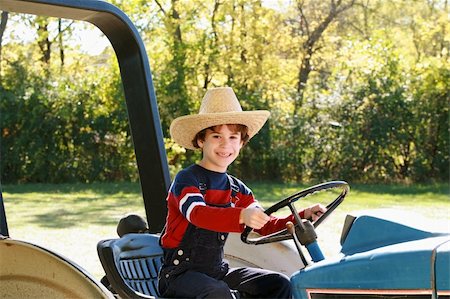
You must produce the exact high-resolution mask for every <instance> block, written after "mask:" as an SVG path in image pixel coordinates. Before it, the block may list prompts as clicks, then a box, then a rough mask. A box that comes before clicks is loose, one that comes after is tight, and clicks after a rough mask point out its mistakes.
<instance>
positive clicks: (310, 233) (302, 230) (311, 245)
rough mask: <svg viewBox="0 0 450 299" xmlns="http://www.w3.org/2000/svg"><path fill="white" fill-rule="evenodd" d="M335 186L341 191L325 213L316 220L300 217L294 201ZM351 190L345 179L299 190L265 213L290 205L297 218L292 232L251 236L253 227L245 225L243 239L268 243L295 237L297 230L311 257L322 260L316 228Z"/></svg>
mask: <svg viewBox="0 0 450 299" xmlns="http://www.w3.org/2000/svg"><path fill="white" fill-rule="evenodd" d="M335 188H341V189H342V190H341V193H340V194H339V195H338V196H337V197H336V199H334V200H333V201H332V202H331V203H329V204H328V205H327V207H326V211H325V213H323V214H322V215H321V216H320V217H319V218H318V219H316V220H315V221H314V222H310V221H308V220H302V219H300V217H299V215H298V212H297V210H296V209H295V206H294V203H295V202H296V201H297V200H299V199H301V198H305V197H307V196H310V195H312V194H315V193H317V192H321V191H325V190H331V189H335ZM348 191H349V186H348V184H347V183H346V182H344V181H331V182H327V183H323V184H318V185H315V186H312V187H310V188H307V189H305V190H302V191H300V192H297V193H295V194H293V195H291V196H289V197H287V198H285V199H283V200H281V201H279V202H277V203H275V204H274V205H273V206H271V207H270V208H268V209H267V210H266V211H265V213H266V214H267V215H271V214H272V213H274V212H276V211H278V210H280V209H281V208H284V207H286V206H288V207H289V209H290V210H291V214H292V215H293V216H294V219H295V220H296V223H295V224H294V228H292V227H291V228H290V229H291V232H289V231H288V229H287V228H286V229H283V230H280V231H278V232H274V233H272V234H269V235H265V236H260V237H252V238H250V237H249V234H250V232H251V231H252V230H253V229H252V228H251V227H245V229H244V232H243V233H242V234H241V240H242V241H243V242H244V243H247V244H254V245H259V244H266V243H272V242H279V241H284V240H289V239H293V238H294V236H293V234H292V231H294V232H295V234H296V237H297V239H298V240H301V244H302V245H303V246H305V247H306V248H307V249H308V252H309V253H310V255H311V258H312V260H313V261H314V262H317V261H320V260H322V259H323V258H324V257H323V255H322V252H321V250H320V247H319V245H318V244H317V241H316V238H317V236H316V234H315V230H314V229H315V228H316V227H317V226H319V225H320V224H321V223H322V222H323V221H324V220H325V219H326V218H327V217H328V216H329V215H331V214H332V213H333V212H334V210H335V209H336V208H337V207H338V206H339V205H340V204H341V203H342V202H343V201H344V198H345V196H346V195H347V193H348ZM299 254H300V256H301V258H302V261H305V258H304V256H303V254H302V252H301V250H299Z"/></svg>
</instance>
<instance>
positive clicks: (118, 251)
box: [97, 234, 163, 298]
mask: <svg viewBox="0 0 450 299" xmlns="http://www.w3.org/2000/svg"><path fill="white" fill-rule="evenodd" d="M97 252H98V256H99V258H100V262H101V264H102V266H103V269H104V270H105V272H106V277H107V279H108V281H109V283H110V284H111V287H112V288H113V289H114V290H115V291H116V292H117V294H118V295H119V296H120V297H121V298H157V297H158V285H157V284H158V271H159V269H160V268H161V265H162V258H163V251H162V248H161V247H160V245H159V236H158V235H154V234H126V235H124V236H122V238H120V239H109V240H103V241H100V242H99V243H98V244H97Z"/></svg>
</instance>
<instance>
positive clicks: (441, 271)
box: [291, 216, 450, 298]
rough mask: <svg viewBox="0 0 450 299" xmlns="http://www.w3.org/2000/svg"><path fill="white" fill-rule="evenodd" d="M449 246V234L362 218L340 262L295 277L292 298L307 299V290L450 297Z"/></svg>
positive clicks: (327, 262) (349, 235) (321, 264)
mask: <svg viewBox="0 0 450 299" xmlns="http://www.w3.org/2000/svg"><path fill="white" fill-rule="evenodd" d="M449 243H450V234H444V233H432V232H426V231H421V230H418V229H415V228H412V227H408V226H406V225H402V224H399V223H394V222H391V221H387V220H384V219H380V218H376V217H371V216H361V217H359V218H356V219H355V220H354V221H353V224H352V225H351V227H350V229H349V231H348V233H347V234H346V236H345V238H344V240H343V244H342V250H341V253H340V255H339V256H338V257H336V258H333V259H325V260H323V261H321V262H318V263H314V264H312V265H311V266H308V267H307V268H305V269H302V270H300V271H298V272H296V273H294V274H293V275H292V277H291V283H292V287H293V292H294V298H309V297H308V295H307V291H306V290H307V289H328V290H355V291H359V292H360V291H362V290H378V291H382V290H387V291H390V290H410V291H411V290H413V291H417V293H418V294H419V293H420V292H422V293H423V292H428V293H429V294H431V293H432V292H433V289H434V288H436V292H437V293H439V291H447V292H450V279H449V277H450V275H449V272H450V245H449ZM433 256H434V257H433ZM355 298H357V297H355Z"/></svg>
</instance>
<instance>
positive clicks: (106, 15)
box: [0, 0, 170, 235]
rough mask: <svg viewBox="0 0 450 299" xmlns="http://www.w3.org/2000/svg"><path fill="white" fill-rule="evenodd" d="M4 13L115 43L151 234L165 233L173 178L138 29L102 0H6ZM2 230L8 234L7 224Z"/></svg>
mask: <svg viewBox="0 0 450 299" xmlns="http://www.w3.org/2000/svg"><path fill="white" fill-rule="evenodd" d="M0 10H2V11H8V12H16V13H27V14H35V15H43V16H51V17H58V18H65V19H73V20H81V21H86V22H89V23H92V24H93V25H95V26H96V27H98V28H99V29H100V30H101V31H102V32H103V33H104V34H105V35H106V37H107V38H108V39H109V41H110V42H111V45H112V46H113V48H114V51H115V53H116V55H117V59H118V62H119V67H120V73H121V77H122V84H123V88H124V92H125V99H126V104H127V109H128V117H129V123H130V127H131V134H132V138H133V143H134V150H135V153H136V162H137V167H138V170H139V177H140V183H141V189H142V195H143V199H144V205H145V210H146V214H147V220H148V223H149V227H150V230H151V232H160V231H161V230H162V227H163V225H164V222H165V217H166V213H167V208H166V203H165V200H164V199H165V197H166V195H167V190H168V187H169V184H170V175H169V168H168V165H167V157H166V152H165V148H164V139H163V134H162V130H161V122H160V118H159V114H158V106H157V102H156V95H155V91H154V87H153V82H152V75H151V71H150V66H149V62H148V58H147V53H146V51H145V47H144V44H143V42H142V39H141V37H140V35H139V33H138V31H137V29H136V27H135V26H134V24H133V23H132V22H131V21H130V19H129V18H128V17H127V16H126V15H125V14H124V13H123V12H122V11H121V10H120V9H118V8H117V7H115V6H114V5H112V4H110V3H107V2H104V1H97V0H72V1H70V0H0ZM0 209H1V207H0ZM2 212H3V213H4V211H2ZM0 224H2V223H0ZM3 226H4V227H3ZM0 229H1V230H0V233H3V232H6V235H7V226H6V219H5V223H4V225H2V227H0Z"/></svg>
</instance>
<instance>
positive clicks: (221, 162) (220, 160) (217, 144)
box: [197, 125, 243, 172]
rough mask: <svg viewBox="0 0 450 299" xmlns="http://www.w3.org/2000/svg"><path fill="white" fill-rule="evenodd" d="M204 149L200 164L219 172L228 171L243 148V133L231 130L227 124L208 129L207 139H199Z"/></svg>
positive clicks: (200, 145)
mask: <svg viewBox="0 0 450 299" xmlns="http://www.w3.org/2000/svg"><path fill="white" fill-rule="evenodd" d="M197 142H198V145H199V147H200V148H201V149H202V151H203V158H202V160H201V161H200V163H199V164H200V166H202V167H204V168H206V169H208V170H212V171H217V172H226V171H227V168H228V165H230V164H231V163H233V161H234V160H235V159H236V158H237V156H238V155H239V150H240V149H241V148H242V145H243V142H242V140H241V133H240V132H235V131H234V130H230V127H229V126H227V125H221V126H216V127H214V128H213V130H210V129H208V130H206V135H205V140H198V141H197Z"/></svg>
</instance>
